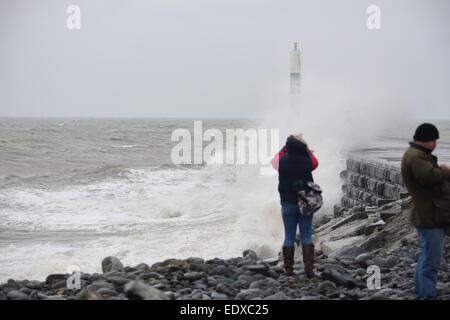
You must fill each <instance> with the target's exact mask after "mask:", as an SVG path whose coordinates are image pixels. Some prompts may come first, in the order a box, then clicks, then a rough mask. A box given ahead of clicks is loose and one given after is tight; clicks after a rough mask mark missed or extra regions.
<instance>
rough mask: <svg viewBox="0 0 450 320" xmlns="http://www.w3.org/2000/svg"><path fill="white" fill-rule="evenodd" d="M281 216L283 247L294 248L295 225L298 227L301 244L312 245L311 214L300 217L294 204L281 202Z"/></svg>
mask: <svg viewBox="0 0 450 320" xmlns="http://www.w3.org/2000/svg"><path fill="white" fill-rule="evenodd" d="M281 215H282V217H283V224H284V243H283V246H285V247H292V246H294V243H295V235H296V233H297V225H299V226H300V239H301V241H302V244H312V221H313V215H312V214H310V215H308V216H302V215H301V214H300V210H299V208H298V205H297V204H296V203H289V202H282V203H281Z"/></svg>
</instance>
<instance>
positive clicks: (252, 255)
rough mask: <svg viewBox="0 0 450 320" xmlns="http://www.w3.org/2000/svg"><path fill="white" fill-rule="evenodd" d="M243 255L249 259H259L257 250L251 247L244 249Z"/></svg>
mask: <svg viewBox="0 0 450 320" xmlns="http://www.w3.org/2000/svg"><path fill="white" fill-rule="evenodd" d="M242 256H243V257H244V259H248V260H252V261H256V260H258V255H257V254H256V252H255V251H253V250H250V249H247V250H244V252H243V253H242Z"/></svg>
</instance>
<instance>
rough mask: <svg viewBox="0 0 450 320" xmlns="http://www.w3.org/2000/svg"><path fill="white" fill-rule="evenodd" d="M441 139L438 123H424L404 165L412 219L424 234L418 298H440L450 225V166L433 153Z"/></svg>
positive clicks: (408, 151) (421, 236)
mask: <svg viewBox="0 0 450 320" xmlns="http://www.w3.org/2000/svg"><path fill="white" fill-rule="evenodd" d="M437 139H439V132H438V130H437V128H436V127H435V126H434V125H432V124H429V123H424V124H422V125H420V126H419V127H418V128H417V130H416V132H415V135H414V142H410V147H409V149H408V150H407V151H406V152H405V154H404V156H403V159H402V165H401V171H402V177H403V181H404V183H405V185H406V188H407V189H408V192H409V194H410V195H411V198H412V209H411V223H412V224H413V225H414V226H415V227H416V228H417V231H418V233H419V238H420V257H419V260H418V262H417V268H416V274H415V279H414V280H415V297H416V299H436V295H437V293H436V284H437V274H438V267H439V265H440V263H441V258H442V248H443V241H444V236H445V229H446V228H447V227H448V226H449V225H450V201H449V200H448V197H447V198H446V194H445V193H444V191H443V186H444V184H445V183H447V181H449V180H450V167H448V166H446V165H441V166H439V165H438V162H437V157H436V156H434V155H432V154H431V153H432V152H433V150H434V149H435V148H436V140H437Z"/></svg>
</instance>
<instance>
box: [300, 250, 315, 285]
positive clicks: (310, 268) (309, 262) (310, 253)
mask: <svg viewBox="0 0 450 320" xmlns="http://www.w3.org/2000/svg"><path fill="white" fill-rule="evenodd" d="M302 253H303V263H304V265H305V274H306V277H308V278H313V277H314V276H315V274H314V244H305V245H302Z"/></svg>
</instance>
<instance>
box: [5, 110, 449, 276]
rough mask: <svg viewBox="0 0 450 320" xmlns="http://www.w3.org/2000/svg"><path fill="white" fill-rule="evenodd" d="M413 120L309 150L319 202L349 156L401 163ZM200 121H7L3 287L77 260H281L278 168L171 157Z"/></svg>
mask: <svg viewBox="0 0 450 320" xmlns="http://www.w3.org/2000/svg"><path fill="white" fill-rule="evenodd" d="M202 123H203V130H207V129H208V128H211V129H215V130H219V131H221V132H223V131H224V130H226V129H227V128H252V127H254V126H258V124H257V120H254V119H204V120H203V121H202ZM415 125H416V124H415V123H408V124H406V125H403V126H396V127H395V128H390V130H386V131H384V132H383V134H380V135H379V136H377V137H375V138H373V139H372V140H371V141H368V142H367V143H365V144H364V145H359V146H357V147H355V146H352V147H351V148H347V149H346V150H342V152H341V153H339V155H336V157H335V158H333V156H330V155H329V154H328V153H326V152H325V151H324V150H325V149H327V148H328V147H327V146H325V145H318V146H317V148H314V147H313V148H314V149H315V151H314V152H315V153H316V155H317V156H318V158H319V163H320V165H319V168H318V169H317V174H316V176H315V177H317V178H316V182H318V183H319V184H322V185H323V186H324V197H325V199H326V202H327V205H326V206H324V210H328V212H329V211H330V210H331V208H332V206H333V205H334V203H336V201H338V197H339V196H340V192H341V191H340V184H341V183H342V182H341V181H340V180H339V179H340V178H339V172H340V170H342V169H344V167H345V158H346V156H347V154H349V153H353V154H355V155H360V156H364V157H369V158H377V159H381V160H382V161H387V162H390V163H392V164H394V165H398V163H399V161H400V159H401V156H402V153H403V152H404V151H405V149H406V148H407V144H408V141H410V140H411V136H412V132H413V130H414V126H415ZM438 127H439V128H440V131H441V139H440V140H439V141H438V149H437V150H436V155H438V156H439V158H440V159H441V161H442V162H447V163H450V122H445V121H444V122H439V123H438ZM193 128H194V120H192V119H150V118H149V119H145V118H143V119H119V118H109V119H107V118H104V119H99V118H0V283H1V282H5V281H7V280H8V279H10V278H12V279H30V280H31V279H33V280H41V281H42V280H44V279H45V277H46V276H47V275H48V274H51V273H66V272H69V271H68V270H69V269H70V268H73V266H76V267H78V268H79V269H80V270H81V272H87V273H94V272H101V261H102V259H103V258H104V257H106V256H116V257H118V258H119V259H120V260H121V261H122V262H123V263H124V264H125V265H130V266H133V265H137V264H139V263H142V262H144V263H147V264H150V265H151V264H152V263H155V262H158V261H162V260H164V259H168V258H180V259H181V258H188V257H202V258H204V259H209V258H215V257H220V258H227V257H236V256H241V254H242V251H243V250H245V249H253V250H255V251H256V252H257V253H258V255H259V256H261V257H263V258H264V257H266V258H274V257H277V254H278V252H279V249H280V246H281V244H282V241H283V226H282V222H281V216H280V204H279V197H278V193H277V175H276V173H275V174H272V175H270V174H261V168H260V166H259V165H240V164H232V163H231V164H217V163H200V164H199V163H192V164H177V163H174V161H173V156H172V153H173V150H174V147H175V146H176V145H177V141H174V139H172V138H173V137H172V135H173V133H174V131H175V130H177V129H185V130H187V131H189V132H193ZM322 131H323V130H322ZM282 138H283V139H284V137H282ZM333 150H335V149H333ZM334 153H336V152H334V151H333V153H332V154H334ZM327 191H329V193H330V194H331V193H333V196H329V197H327Z"/></svg>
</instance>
